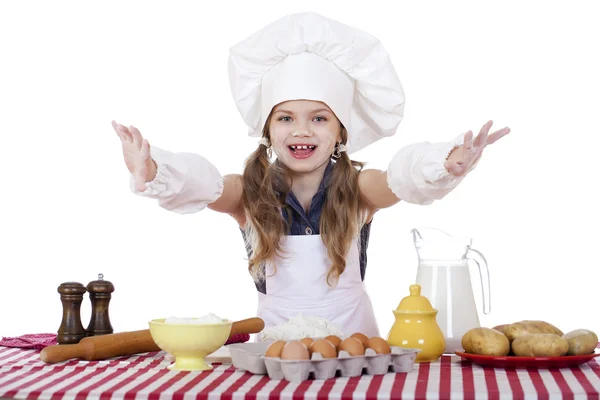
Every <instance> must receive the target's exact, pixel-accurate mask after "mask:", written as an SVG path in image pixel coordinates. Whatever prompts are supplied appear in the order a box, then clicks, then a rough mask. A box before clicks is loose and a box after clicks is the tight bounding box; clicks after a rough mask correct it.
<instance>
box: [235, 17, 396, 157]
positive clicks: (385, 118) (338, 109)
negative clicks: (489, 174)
mask: <svg viewBox="0 0 600 400" xmlns="http://www.w3.org/2000/svg"><path fill="white" fill-rule="evenodd" d="M229 81H230V85H231V92H232V95H233V98H234V101H235V104H236V107H237V108H238V110H239V112H240V114H241V116H242V118H243V119H244V122H245V123H246V124H247V125H248V127H249V131H248V134H249V135H250V136H251V137H260V136H262V129H263V126H264V124H265V122H266V120H267V117H268V116H269V114H270V112H271V110H272V109H273V107H274V106H276V105H277V104H279V103H281V102H284V101H288V100H314V101H321V102H323V103H325V104H327V105H328V106H329V108H331V110H332V111H333V112H334V113H335V114H336V116H337V117H338V119H339V120H340V121H341V122H342V124H343V125H344V126H345V127H346V129H347V131H348V143H347V147H348V151H349V152H355V151H358V150H360V149H362V148H364V147H366V146H368V145H369V144H371V143H373V142H375V141H377V140H379V139H381V138H383V137H388V136H392V135H394V134H395V133H396V130H397V128H398V125H399V124H400V121H401V120H402V117H403V112H404V90H403V88H402V84H401V83H400V80H399V79H398V75H397V74H396V71H395V69H394V67H393V65H392V63H391V61H390V58H389V55H388V53H387V52H386V50H385V49H384V48H383V45H382V44H381V43H380V42H379V40H378V39H376V38H375V37H373V36H371V35H370V34H368V33H366V32H363V31H360V30H358V29H355V28H352V27H350V26H347V25H344V24H341V23H339V22H337V21H334V20H331V19H328V18H325V17H323V16H321V15H319V14H316V13H312V12H310V13H299V14H291V15H288V16H286V17H283V18H281V19H279V20H277V21H275V22H273V23H271V24H269V25H268V26H266V27H264V28H263V29H261V30H260V31H258V32H256V33H254V34H253V35H251V36H250V37H248V38H246V39H244V40H243V41H241V42H240V43H238V44H236V45H234V46H233V47H232V48H231V49H230V54H229Z"/></svg>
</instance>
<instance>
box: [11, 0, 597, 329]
mask: <svg viewBox="0 0 600 400" xmlns="http://www.w3.org/2000/svg"><path fill="white" fill-rule="evenodd" d="M345 3H347V2H345ZM202 4H203V5H201V3H200V2H199V1H198V2H184V1H174V2H166V1H164V2H155V1H136V2H133V1H119V2H108V1H103V2H96V3H92V2H79V1H78V2H75V1H73V2H70V3H66V2H40V3H37V4H33V3H31V2H25V1H18V2H17V1H3V2H1V3H0V135H1V138H2V140H1V142H0V149H1V155H0V171H1V172H0V174H1V179H0V202H1V206H0V235H1V241H0V268H1V271H2V274H1V278H0V279H1V285H2V286H1V290H0V308H1V311H2V313H1V315H2V319H1V320H0V335H3V336H12V335H20V334H25V333H39V332H56V330H57V329H58V327H59V325H60V322H61V317H62V307H61V304H60V299H59V294H58V293H57V291H56V289H57V287H58V286H59V285H60V284H61V283H62V282H66V281H77V282H81V283H83V284H84V285H85V284H87V283H88V282H89V281H92V280H94V279H96V278H97V274H98V273H100V272H101V273H103V274H104V275H105V278H106V279H107V280H110V281H111V282H113V283H114V285H115V287H116V291H115V292H114V293H113V298H112V301H111V304H110V317H111V321H112V324H113V327H114V329H115V331H117V332H118V331H128V330H138V329H145V328H147V326H148V325H147V321H148V320H149V319H152V318H160V317H167V316H170V315H177V316H182V317H190V316H199V315H203V314H205V313H208V312H214V313H216V314H218V315H220V316H222V317H227V318H231V319H242V318H248V317H251V316H254V315H255V307H256V290H255V288H254V285H253V282H252V280H251V278H250V276H249V275H248V274H247V272H246V262H245V260H244V258H245V256H246V254H245V250H244V246H243V242H242V237H241V235H240V232H239V231H238V228H237V225H236V224H235V222H234V221H233V219H231V218H229V217H228V216H225V215H222V214H217V213H215V212H213V211H210V210H206V211H203V212H201V213H197V214H193V215H187V216H181V215H177V214H175V213H172V212H168V211H165V210H163V209H161V208H160V207H158V206H157V205H156V203H155V201H153V200H148V199H145V198H142V197H138V196H136V195H134V194H132V193H131V192H130V189H129V175H128V172H127V170H126V168H125V165H124V163H123V160H122V154H121V147H120V142H119V139H118V138H117V136H116V134H115V133H114V131H113V130H112V127H111V125H110V122H111V120H112V119H115V120H117V121H119V122H121V123H123V124H127V125H129V124H133V125H135V126H137V127H138V128H139V129H140V130H141V132H142V133H143V134H144V135H145V137H147V138H148V139H149V141H150V143H151V144H153V145H156V146H158V147H162V148H164V149H168V150H171V151H189V152H197V153H200V154H203V155H204V156H206V157H207V158H209V159H210V160H211V161H212V162H213V163H214V164H215V165H216V166H217V167H218V168H219V170H220V171H221V172H222V173H223V174H227V173H241V171H242V168H243V162H244V159H245V158H246V156H248V155H249V154H250V152H251V151H252V150H253V149H254V148H255V146H256V140H254V139H250V138H248V137H247V135H246V132H247V130H246V126H245V125H244V124H243V122H242V120H241V117H240V116H239V114H238V113H237V110H236V108H235V106H234V103H233V101H232V98H231V96H230V92H229V83H228V77H227V56H228V49H229V47H230V46H232V45H233V44H235V43H237V42H238V41H240V40H242V39H244V38H245V37H246V36H248V35H250V34H251V33H253V32H255V31H257V30H259V29H261V28H262V27H263V26H264V25H266V24H268V23H270V22H272V21H274V20H275V19H278V18H280V17H282V16H284V15H286V14H288V13H291V12H297V11H316V12H318V13H321V14H323V15H325V16H328V17H331V18H334V19H337V20H339V21H341V22H344V23H346V24H349V25H352V26H355V27H357V28H360V29H363V30H366V31H368V32H370V33H371V34H373V35H375V36H377V37H378V38H380V39H381V41H382V42H383V43H384V45H385V47H386V49H387V50H388V51H389V53H390V55H391V57H392V59H393V61H394V63H395V65H396V68H397V71H398V74H399V76H400V79H401V81H402V83H403V85H404V88H405V91H406V97H407V103H406V112H405V119H404V121H403V122H402V123H401V125H400V127H399V129H398V133H397V135H396V136H394V137H392V138H389V139H385V140H381V141H380V142H378V143H376V144H374V145H372V146H370V147H369V148H367V149H365V150H364V151H361V152H360V153H357V154H355V155H354V157H353V158H355V159H357V160H361V161H367V162H369V165H368V167H369V168H379V169H385V168H386V166H387V163H388V162H389V160H391V158H392V156H393V155H394V154H395V152H396V151H398V150H399V149H400V148H401V147H402V146H404V145H407V144H409V143H412V142H415V141H423V140H429V141H433V142H435V141H446V140H451V139H452V138H454V137H455V136H456V135H458V134H459V133H462V132H465V131H467V130H469V129H472V130H474V131H475V132H477V131H478V130H479V128H480V127H481V126H482V125H483V124H484V123H485V122H486V121H487V120H489V119H491V120H493V121H494V122H495V125H494V128H498V129H499V128H501V127H503V126H506V125H508V126H510V127H511V129H512V132H511V134H510V135H509V136H507V137H505V138H504V139H502V140H501V141H499V142H498V143H496V144H495V145H493V146H491V147H489V148H488V149H486V151H485V152H484V155H483V158H482V160H481V162H480V164H479V165H478V167H477V169H476V170H475V171H473V172H472V173H471V174H470V175H469V176H468V178H467V179H466V180H465V181H464V182H463V183H462V184H461V185H460V186H459V187H458V188H457V189H456V190H455V191H453V192H452V193H451V194H449V195H448V196H447V197H446V198H445V199H443V200H442V201H439V202H437V203H435V204H434V205H431V206H417V205H409V204H405V203H400V204H398V205H397V206H395V207H393V208H390V209H386V210H383V211H381V212H380V213H379V214H377V215H376V217H375V220H374V223H373V227H372V233H371V241H370V244H369V252H368V272H367V280H366V282H367V285H368V289H369V291H370V294H371V296H372V300H373V303H374V307H375V311H376V315H377V318H378V320H379V325H380V329H381V331H382V334H384V335H386V334H387V332H388V330H389V328H390V327H391V325H392V323H393V314H392V309H394V308H395V307H396V306H397V305H398V303H399V301H400V300H401V299H402V298H403V297H404V296H406V295H408V287H409V285H410V284H412V283H413V282H414V279H415V276H416V267H417V264H416V254H415V250H414V247H413V246H412V239H411V236H410V230H411V228H413V227H418V226H434V227H438V228H440V229H443V230H446V231H448V232H449V233H451V234H455V235H466V236H468V237H472V238H473V239H474V240H473V247H474V248H476V249H478V250H480V251H482V252H483V253H484V254H485V255H486V257H487V259H488V262H489V268H490V273H491V286H492V287H491V289H492V312H491V314H489V315H481V324H482V325H484V326H493V325H496V324H500V323H507V322H514V321H517V320H520V319H543V320H546V321H549V322H552V323H554V324H556V325H557V326H559V327H560V328H561V329H563V330H564V331H568V330H572V329H576V328H588V329H592V330H595V331H596V332H600V319H598V318H597V312H596V309H597V308H596V307H597V303H598V301H597V299H598V296H597V290H598V277H599V276H600V273H599V272H598V258H597V252H598V248H599V243H598V238H599V235H598V230H597V229H598V224H599V222H600V220H599V218H598V212H597V197H595V196H594V195H593V193H595V191H596V190H597V189H598V158H597V155H598V152H599V148H600V140H599V139H598V137H599V133H600V132H599V129H598V115H599V109H600V97H599V93H600V74H599V73H598V71H600V60H599V59H598V49H599V48H600V43H599V42H600V25H598V15H599V10H598V8H597V6H595V2H592V1H590V2H581V1H570V2H568V3H567V2H561V3H558V2H544V3H541V2H540V3H534V2H524V1H502V2H475V1H472V2H466V1H462V2H458V1H452V2H442V1H439V2H408V1H393V2H392V1H390V2H378V1H368V2H362V3H357V4H356V5H352V6H348V5H342V4H341V3H339V4H336V3H335V2H324V1H303V2H282V1H272V2H266V1H262V2H261V1H250V2H244V3H240V5H237V6H233V5H232V3H229V2H206V3H202ZM567 4H568V5H567ZM473 279H478V278H477V276H476V275H474V277H473ZM476 298H477V301H478V306H480V295H479V292H478V288H476ZM90 308H91V307H90V303H89V299H88V297H87V296H86V298H85V301H84V303H83V305H82V310H81V314H82V321H83V324H84V326H87V323H88V321H89V317H90ZM480 314H481V308H480Z"/></svg>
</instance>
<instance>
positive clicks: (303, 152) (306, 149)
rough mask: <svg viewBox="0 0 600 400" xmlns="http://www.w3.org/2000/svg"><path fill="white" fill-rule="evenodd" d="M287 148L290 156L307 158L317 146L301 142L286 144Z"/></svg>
mask: <svg viewBox="0 0 600 400" xmlns="http://www.w3.org/2000/svg"><path fill="white" fill-rule="evenodd" d="M288 148H289V149H290V151H291V152H292V156H294V158H307V157H310V156H311V155H312V153H313V152H314V151H315V149H316V148H317V146H314V145H308V144H303V145H292V146H288Z"/></svg>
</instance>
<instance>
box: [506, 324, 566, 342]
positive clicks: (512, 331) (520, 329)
mask: <svg viewBox="0 0 600 400" xmlns="http://www.w3.org/2000/svg"><path fill="white" fill-rule="evenodd" d="M535 333H552V334H554V335H557V336H562V335H563V333H562V332H561V331H560V329H558V328H557V327H555V326H554V325H552V324H550V323H548V322H544V321H529V320H526V321H520V322H515V323H514V324H510V326H508V327H507V328H506V329H505V332H504V334H505V335H506V337H508V340H510V341H511V342H512V341H513V340H515V339H516V338H518V337H519V336H523V335H529V334H535Z"/></svg>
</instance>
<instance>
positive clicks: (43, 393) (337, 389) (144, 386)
mask: <svg viewBox="0 0 600 400" xmlns="http://www.w3.org/2000/svg"><path fill="white" fill-rule="evenodd" d="M39 353H40V351H39V350H23V349H17V348H7V347H0V398H2V399H4V398H17V399H38V398H39V399H85V398H94V399H102V400H104V399H188V398H196V399H209V400H217V399H226V400H234V399H239V400H244V399H248V400H257V399H260V400H277V399H290V400H300V399H316V400H325V399H330V398H334V399H340V400H352V399H366V400H369V399H400V398H403V399H404V398H407V399H410V398H421V399H425V398H427V399H434V398H467V399H474V398H487V399H499V398H515V399H522V398H538V399H545V398H596V399H598V398H599V395H598V393H599V392H600V364H598V361H596V360H597V359H593V360H592V361H590V362H588V363H587V364H583V365H581V366H579V367H575V368H565V369H556V370H543V369H540V370H527V369H524V370H518V369H517V370H505V369H494V368H483V367H480V366H477V365H473V364H470V363H467V362H461V360H460V358H459V357H456V356H443V357H442V358H441V359H440V360H439V361H438V362H435V363H421V364H415V368H414V370H413V371H411V372H409V373H399V374H395V373H388V374H386V375H378V376H368V375H363V376H360V377H356V378H335V379H329V380H324V381H321V380H309V381H305V382H299V383H294V382H288V381H285V380H282V381H277V380H270V379H269V378H268V377H266V376H258V375H252V374H250V373H247V372H241V371H236V370H235V368H233V367H232V366H231V365H229V364H221V365H218V364H217V365H215V368H214V369H213V370H211V371H205V372H176V371H170V370H168V369H167V368H166V367H167V366H168V365H169V361H167V360H165V359H164V353H163V352H158V353H145V354H140V355H135V356H130V357H119V358H115V359H111V360H106V361H89V362H87V361H80V360H71V361H66V362H63V363H59V364H53V365H49V364H45V363H43V362H42V361H40V359H39Z"/></svg>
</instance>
